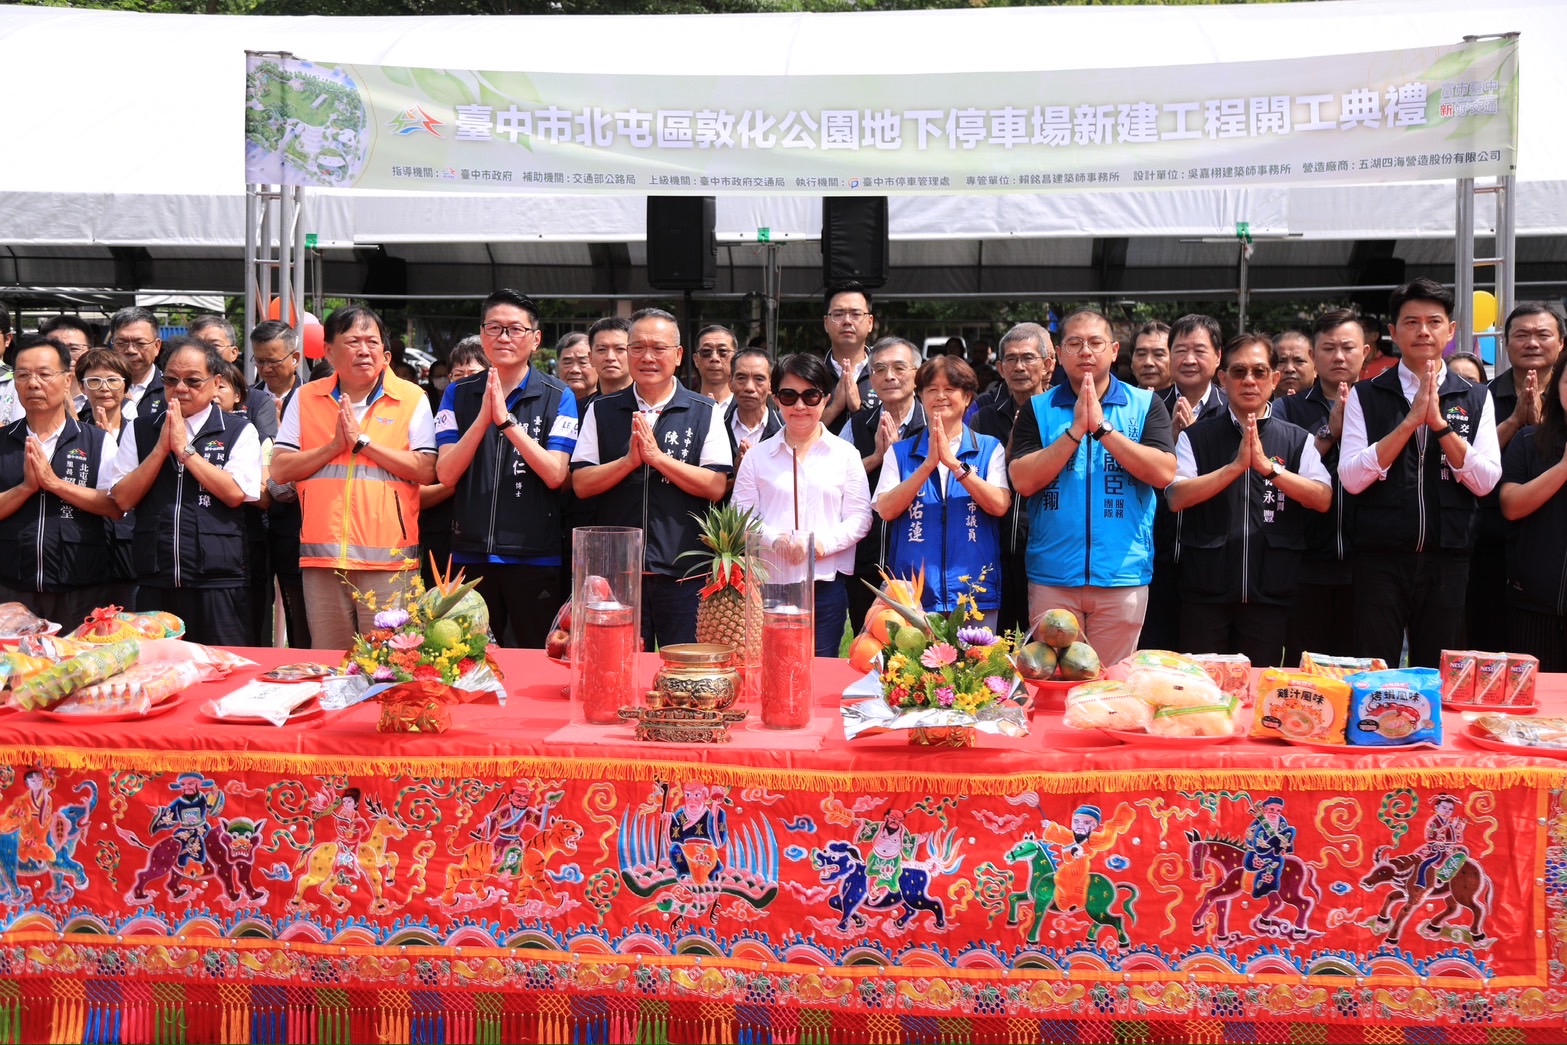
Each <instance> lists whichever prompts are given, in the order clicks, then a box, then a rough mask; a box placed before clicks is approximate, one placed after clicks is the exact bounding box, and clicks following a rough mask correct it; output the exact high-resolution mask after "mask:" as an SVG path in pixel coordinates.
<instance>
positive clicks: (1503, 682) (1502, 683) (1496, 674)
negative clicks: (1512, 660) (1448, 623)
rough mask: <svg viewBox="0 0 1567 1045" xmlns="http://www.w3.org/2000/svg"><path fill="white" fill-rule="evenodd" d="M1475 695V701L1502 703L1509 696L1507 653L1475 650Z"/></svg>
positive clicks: (1473, 652)
mask: <svg viewBox="0 0 1567 1045" xmlns="http://www.w3.org/2000/svg"><path fill="white" fill-rule="evenodd" d="M1470 655H1471V656H1473V657H1474V659H1475V695H1474V701H1473V703H1476V704H1500V703H1502V702H1503V700H1505V699H1506V697H1507V654H1505V653H1483V652H1481V651H1479V650H1474V651H1472V652H1471V654H1470Z"/></svg>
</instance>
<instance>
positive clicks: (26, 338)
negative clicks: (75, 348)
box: [11, 334, 71, 373]
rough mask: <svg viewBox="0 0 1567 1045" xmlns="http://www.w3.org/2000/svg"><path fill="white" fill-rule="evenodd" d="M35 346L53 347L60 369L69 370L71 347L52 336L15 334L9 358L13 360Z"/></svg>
mask: <svg viewBox="0 0 1567 1045" xmlns="http://www.w3.org/2000/svg"><path fill="white" fill-rule="evenodd" d="M35 348H52V349H54V350H55V351H56V352H57V353H59V356H60V369H61V370H64V371H66V372H67V373H69V372H70V369H71V349H70V348H69V346H67V345H66V343H65V342H64V341H56V340H55V339H54V338H52V337H45V336H44V335H43V334H18V335H16V340H15V341H14V342H12V343H11V352H12V356H11V358H12V359H13V360H14V359H17V358H19V357H20V356H21V354H22V353H23V352H27V351H30V350H31V349H35Z"/></svg>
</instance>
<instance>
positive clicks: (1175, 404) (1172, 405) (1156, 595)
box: [1138, 313, 1229, 652]
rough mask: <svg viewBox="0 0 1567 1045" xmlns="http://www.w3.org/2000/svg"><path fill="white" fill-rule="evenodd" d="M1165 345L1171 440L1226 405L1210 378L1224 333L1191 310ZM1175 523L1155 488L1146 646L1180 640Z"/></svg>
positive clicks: (1162, 396) (1163, 395)
mask: <svg viewBox="0 0 1567 1045" xmlns="http://www.w3.org/2000/svg"><path fill="white" fill-rule="evenodd" d="M1145 329H1146V328H1145ZM1169 344H1170V374H1171V377H1172V378H1173V380H1172V382H1171V384H1170V386H1169V387H1168V388H1165V389H1163V390H1162V391H1160V392H1158V393H1156V394H1157V395H1158V396H1159V401H1160V402H1161V403H1163V404H1164V406H1165V409H1166V410H1168V411H1169V412H1170V435H1171V438H1177V437H1179V436H1180V434H1181V433H1182V432H1183V431H1185V430H1186V428H1187V426H1188V425H1191V424H1193V423H1195V422H1197V421H1200V420H1202V419H1203V418H1205V417H1211V416H1213V415H1215V414H1219V415H1222V414H1223V413H1224V409H1225V407H1226V406H1228V405H1229V401H1228V400H1227V399H1225V397H1224V390H1223V389H1222V388H1220V387H1219V386H1218V384H1217V383H1216V382H1215V381H1214V380H1213V377H1214V374H1215V373H1216V372H1217V371H1218V369H1219V346H1220V345H1222V344H1224V331H1223V330H1222V329H1221V328H1220V327H1219V321H1218V320H1217V319H1214V318H1213V317H1212V316H1204V315H1200V314H1197V313H1193V314H1192V315H1189V316H1182V317H1181V318H1180V319H1177V320H1176V321H1175V322H1174V323H1173V324H1172V325H1171V326H1170V336H1169ZM1180 526H1181V524H1180V520H1179V519H1178V518H1176V515H1175V513H1174V512H1172V511H1170V507H1169V505H1168V504H1166V503H1165V500H1164V491H1163V490H1159V491H1158V504H1157V507H1156V508H1155V509H1154V517H1153V551H1154V560H1153V580H1151V581H1149V582H1148V612H1147V613H1146V614H1145V615H1144V617H1143V632H1142V637H1141V638H1140V639H1139V640H1138V641H1139V643H1141V645H1142V646H1143V647H1144V648H1145V649H1175V648H1177V647H1178V646H1180V644H1181V625H1180V612H1181V592H1180V566H1179V561H1178V560H1179V554H1180V551H1179V545H1180V539H1181V534H1180ZM1221 652H1222V651H1221Z"/></svg>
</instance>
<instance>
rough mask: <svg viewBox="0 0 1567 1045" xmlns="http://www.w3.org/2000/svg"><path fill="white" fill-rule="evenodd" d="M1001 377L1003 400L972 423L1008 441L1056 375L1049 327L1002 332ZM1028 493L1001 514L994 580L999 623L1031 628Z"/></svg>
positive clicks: (983, 410)
mask: <svg viewBox="0 0 1567 1045" xmlns="http://www.w3.org/2000/svg"><path fill="white" fill-rule="evenodd" d="M1000 352H1001V380H1000V381H999V382H998V385H999V386H1000V387H1001V388H1003V389H1004V390H1005V392H1004V394H1003V395H1002V396H1001V397H1000V398H999V399H994V400H992V401H991V402H989V403H988V404H986V405H985V406H983V407H981V408H980V410H979V413H977V414H975V415H974V421H973V423H972V424H971V425H970V426H969V427H971V428H972V429H973V430H974V431H976V432H978V433H980V434H981V435H989V436H994V437H995V438H997V439H999V440H1001V445H1002V446H1005V445H1007V443H1008V442H1009V441H1010V440H1011V438H1012V424H1013V422H1014V421H1015V420H1016V418H1017V412H1018V411H1019V410H1021V409H1024V408H1025V407H1027V406H1028V403H1029V400H1031V399H1033V398H1034V397H1035V396H1036V395H1038V394H1039V393H1041V392H1043V391H1044V390H1045V389H1047V388H1049V387H1050V379H1051V377H1052V376H1053V375H1054V374H1055V369H1056V350H1055V346H1054V345H1053V344H1051V342H1050V332H1049V331H1048V330H1046V329H1045V328H1044V327H1042V326H1040V325H1039V324H1038V323H1019V324H1018V325H1017V326H1015V327H1013V328H1012V329H1011V330H1008V331H1007V332H1006V333H1005V334H1003V335H1001V347H1000ZM1025 502H1026V498H1023V497H1014V498H1012V507H1011V508H1009V509H1008V510H1007V514H1006V515H1004V516H1002V517H1001V559H1000V561H999V562H998V563H997V566H998V567H999V573H998V574H997V577H996V581H997V583H999V584H1000V585H1001V613H1000V618H999V624H1000V627H1001V628H1003V629H1010V628H1019V629H1025V630H1026V629H1027V628H1028V623H1029V622H1028V585H1026V584H1025V583H1023V578H1024V577H1026V576H1028V568H1027V564H1026V562H1025V553H1026V552H1027V551H1028V507H1027V504H1026V503H1025Z"/></svg>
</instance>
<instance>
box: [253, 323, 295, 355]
mask: <svg viewBox="0 0 1567 1045" xmlns="http://www.w3.org/2000/svg"><path fill="white" fill-rule="evenodd" d="M267 341H281V342H283V345H284V347H286V348H287V349H288V350H289V351H290V352H298V351H299V332H298V331H297V330H295V329H294V328H293V327H291V326H289V325H288V324H287V323H285V322H283V321H282V320H281V319H267V320H263V321H262V322H260V323H257V324H256V328H255V329H254V330H252V331H251V332H250V343H251V344H252V345H258V344H262V343H265V342H267Z"/></svg>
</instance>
